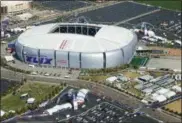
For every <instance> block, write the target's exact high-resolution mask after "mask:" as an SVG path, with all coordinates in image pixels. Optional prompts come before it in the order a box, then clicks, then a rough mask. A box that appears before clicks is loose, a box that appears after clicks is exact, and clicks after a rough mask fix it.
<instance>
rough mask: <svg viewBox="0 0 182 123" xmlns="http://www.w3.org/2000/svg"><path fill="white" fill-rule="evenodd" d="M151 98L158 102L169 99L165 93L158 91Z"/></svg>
mask: <svg viewBox="0 0 182 123" xmlns="http://www.w3.org/2000/svg"><path fill="white" fill-rule="evenodd" d="M151 99H152V100H154V101H158V102H164V101H166V100H167V98H166V97H165V96H164V95H160V94H157V93H153V94H152V97H151Z"/></svg>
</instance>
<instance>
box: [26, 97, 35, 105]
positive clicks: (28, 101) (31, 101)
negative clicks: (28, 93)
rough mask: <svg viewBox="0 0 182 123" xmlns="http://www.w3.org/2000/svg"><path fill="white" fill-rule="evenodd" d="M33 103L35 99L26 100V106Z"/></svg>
mask: <svg viewBox="0 0 182 123" xmlns="http://www.w3.org/2000/svg"><path fill="white" fill-rule="evenodd" d="M34 102H35V98H28V99H27V103H28V104H32V103H34Z"/></svg>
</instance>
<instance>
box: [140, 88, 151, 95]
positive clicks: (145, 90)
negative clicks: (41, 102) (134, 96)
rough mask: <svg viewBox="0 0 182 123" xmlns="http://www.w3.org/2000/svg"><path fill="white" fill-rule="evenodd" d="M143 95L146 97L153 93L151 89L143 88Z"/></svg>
mask: <svg viewBox="0 0 182 123" xmlns="http://www.w3.org/2000/svg"><path fill="white" fill-rule="evenodd" d="M142 92H143V93H145V94H146V95H149V94H151V93H152V92H153V89H152V88H145V89H144V90H142Z"/></svg>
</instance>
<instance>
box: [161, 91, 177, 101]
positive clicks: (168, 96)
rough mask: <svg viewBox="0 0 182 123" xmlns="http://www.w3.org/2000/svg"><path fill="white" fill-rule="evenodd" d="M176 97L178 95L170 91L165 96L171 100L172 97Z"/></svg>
mask: <svg viewBox="0 0 182 123" xmlns="http://www.w3.org/2000/svg"><path fill="white" fill-rule="evenodd" d="M175 95H176V93H175V92H174V91H168V92H167V93H165V94H164V96H165V97H166V98H167V99H169V98H171V97H173V96H175Z"/></svg>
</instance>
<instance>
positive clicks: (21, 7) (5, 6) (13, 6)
mask: <svg viewBox="0 0 182 123" xmlns="http://www.w3.org/2000/svg"><path fill="white" fill-rule="evenodd" d="M31 3H32V1H31V0H28V1H1V14H19V13H22V12H23V11H25V10H27V9H30V8H31Z"/></svg>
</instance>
